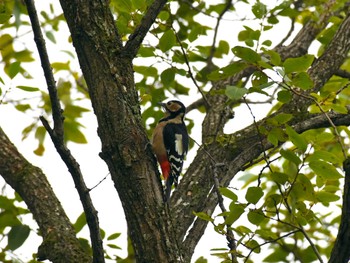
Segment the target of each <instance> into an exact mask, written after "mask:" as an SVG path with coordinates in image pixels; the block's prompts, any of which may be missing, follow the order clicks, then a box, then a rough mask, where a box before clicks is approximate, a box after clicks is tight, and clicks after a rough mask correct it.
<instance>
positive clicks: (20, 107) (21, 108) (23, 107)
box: [15, 104, 31, 112]
mask: <svg viewBox="0 0 350 263" xmlns="http://www.w3.org/2000/svg"><path fill="white" fill-rule="evenodd" d="M15 108H16V109H17V110H18V111H21V112H25V111H26V110H29V109H31V106H30V104H18V105H16V106H15Z"/></svg>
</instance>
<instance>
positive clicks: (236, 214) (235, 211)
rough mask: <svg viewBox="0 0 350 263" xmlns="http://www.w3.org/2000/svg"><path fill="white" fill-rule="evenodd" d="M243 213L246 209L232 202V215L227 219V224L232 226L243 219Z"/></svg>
mask: <svg viewBox="0 0 350 263" xmlns="http://www.w3.org/2000/svg"><path fill="white" fill-rule="evenodd" d="M243 213H244V208H243V206H242V205H239V204H235V203H234V202H231V204H230V213H229V215H228V216H227V217H226V220H225V224H226V225H229V226H230V225H232V224H233V223H234V222H235V221H236V220H237V219H238V218H240V217H241V215H242V214H243Z"/></svg>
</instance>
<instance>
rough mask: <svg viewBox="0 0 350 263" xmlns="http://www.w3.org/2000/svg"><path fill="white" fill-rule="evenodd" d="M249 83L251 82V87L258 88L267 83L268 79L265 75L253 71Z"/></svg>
mask: <svg viewBox="0 0 350 263" xmlns="http://www.w3.org/2000/svg"><path fill="white" fill-rule="evenodd" d="M251 81H252V85H253V86H254V87H259V86H261V85H264V84H266V83H267V81H268V77H267V75H266V74H265V73H264V72H262V71H255V72H254V73H253V74H252V77H251Z"/></svg>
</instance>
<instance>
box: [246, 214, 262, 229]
mask: <svg viewBox="0 0 350 263" xmlns="http://www.w3.org/2000/svg"><path fill="white" fill-rule="evenodd" d="M247 217H248V220H249V222H250V223H252V224H253V225H256V226H258V225H260V223H261V222H262V221H263V220H264V219H265V216H264V214H263V212H261V211H260V210H251V211H249V212H248V215H247Z"/></svg>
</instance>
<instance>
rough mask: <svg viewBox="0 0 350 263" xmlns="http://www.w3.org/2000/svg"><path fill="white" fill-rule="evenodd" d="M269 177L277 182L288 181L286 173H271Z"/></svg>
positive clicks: (283, 182)
mask: <svg viewBox="0 0 350 263" xmlns="http://www.w3.org/2000/svg"><path fill="white" fill-rule="evenodd" d="M271 178H272V180H273V181H275V182H276V183H279V184H285V183H286V182H287V181H288V175H287V174H285V173H280V172H273V173H271Z"/></svg>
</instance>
